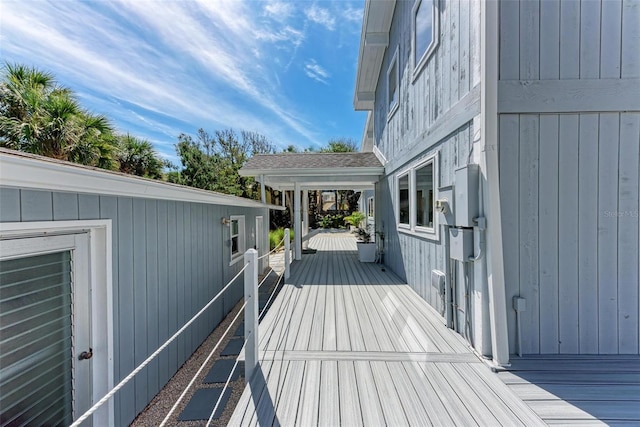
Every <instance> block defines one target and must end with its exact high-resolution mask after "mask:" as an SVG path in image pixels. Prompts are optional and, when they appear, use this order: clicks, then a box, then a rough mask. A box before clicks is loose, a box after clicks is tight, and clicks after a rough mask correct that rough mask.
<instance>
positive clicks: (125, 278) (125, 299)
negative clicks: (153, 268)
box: [114, 197, 136, 424]
mask: <svg viewBox="0 0 640 427" xmlns="http://www.w3.org/2000/svg"><path fill="white" fill-rule="evenodd" d="M132 236H133V200H132V199H131V198H127V197H121V198H118V246H117V248H116V249H117V258H116V259H115V260H114V262H117V263H118V299H117V300H114V303H115V304H117V305H118V317H114V322H116V324H115V325H114V327H115V328H117V329H118V341H119V347H120V348H119V350H120V351H119V353H118V354H117V356H116V357H118V359H119V368H120V369H119V372H118V374H117V375H116V378H115V381H114V382H115V383H118V382H119V381H121V380H122V379H123V378H124V377H125V376H127V374H128V373H129V372H131V371H132V370H133V369H134V368H135V348H136V347H135V335H134V327H135V319H134V310H135V300H134V297H135V291H134V289H135V287H134V260H133V257H134V255H133V251H134V242H133V238H132ZM116 260H117V261H116ZM135 402H136V389H135V381H132V382H129V383H128V384H126V385H125V386H124V387H123V388H122V392H121V393H120V414H119V416H120V421H121V424H124V423H126V420H129V419H132V418H133V417H135V416H136V410H135Z"/></svg>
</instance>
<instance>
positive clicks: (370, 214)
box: [367, 197, 375, 218]
mask: <svg viewBox="0 0 640 427" xmlns="http://www.w3.org/2000/svg"><path fill="white" fill-rule="evenodd" d="M374 212H375V210H374V206H373V197H369V198H367V216H368V217H369V218H373V216H374Z"/></svg>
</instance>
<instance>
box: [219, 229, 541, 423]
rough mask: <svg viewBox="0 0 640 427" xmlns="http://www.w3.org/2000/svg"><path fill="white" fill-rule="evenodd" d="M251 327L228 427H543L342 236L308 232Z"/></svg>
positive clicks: (434, 316) (411, 295) (428, 311)
mask: <svg viewBox="0 0 640 427" xmlns="http://www.w3.org/2000/svg"><path fill="white" fill-rule="evenodd" d="M309 246H310V247H311V248H313V249H316V250H317V252H316V253H314V254H304V255H301V260H300V261H298V262H294V263H293V265H292V270H291V277H290V278H289V280H287V281H286V283H285V285H284V287H283V289H282V290H281V292H280V294H279V295H278V297H277V299H276V301H275V303H274V305H273V307H272V309H271V310H270V311H269V313H268V314H267V316H266V317H265V319H264V320H263V322H262V323H261V324H260V327H259V342H260V346H259V349H260V351H259V364H258V368H257V369H256V373H255V375H254V377H253V378H252V379H251V381H250V382H249V384H248V385H247V386H246V388H245V390H244V392H243V394H242V397H241V398H240V401H239V403H238V405H237V407H236V409H235V412H234V414H233V416H232V418H231V421H230V425H255V424H260V425H385V424H386V425H428V424H435V425H527V426H528V425H543V422H542V420H541V419H540V418H539V417H538V416H537V415H536V414H535V413H534V412H533V411H532V410H531V409H530V408H529V407H528V406H527V405H526V404H525V403H524V402H523V401H522V400H521V399H520V398H518V397H517V396H516V395H515V394H514V393H513V392H512V391H511V390H509V388H508V387H507V386H506V385H505V384H504V383H502V381H500V380H499V379H498V378H497V376H496V375H495V374H493V373H492V372H491V370H490V369H489V367H488V366H487V365H485V364H484V363H482V361H481V360H480V359H479V358H478V357H477V356H476V355H475V354H474V353H473V352H472V351H471V349H470V348H469V346H468V345H467V344H466V342H465V341H464V340H463V338H462V337H461V336H460V335H458V334H456V333H455V332H453V331H451V330H449V329H447V328H446V326H445V324H444V320H443V318H442V316H440V314H439V313H437V312H436V311H435V310H434V309H433V308H431V307H430V306H429V305H428V304H427V303H426V302H424V301H423V300H422V299H421V298H420V297H419V296H418V295H417V294H415V292H414V291H413V290H411V288H410V287H409V286H408V285H407V284H405V283H403V282H402V281H401V280H400V279H399V278H398V277H397V276H395V275H394V274H393V273H391V272H390V271H388V270H385V268H384V267H382V266H380V265H377V264H366V263H360V262H358V259H357V253H356V243H355V239H354V237H353V236H352V235H350V234H349V233H335V232H333V233H331V232H323V233H319V234H317V235H315V236H313V237H312V238H311V239H310V242H309Z"/></svg>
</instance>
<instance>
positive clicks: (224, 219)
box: [220, 217, 231, 226]
mask: <svg viewBox="0 0 640 427" xmlns="http://www.w3.org/2000/svg"><path fill="white" fill-rule="evenodd" d="M220 222H221V223H222V225H226V226H229V225H231V220H230V219H227V218H225V217H222V219H221V220H220Z"/></svg>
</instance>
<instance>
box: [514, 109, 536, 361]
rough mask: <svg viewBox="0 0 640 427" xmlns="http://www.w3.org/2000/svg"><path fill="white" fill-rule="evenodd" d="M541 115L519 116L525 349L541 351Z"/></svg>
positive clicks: (523, 344) (521, 266) (521, 264)
mask: <svg viewBox="0 0 640 427" xmlns="http://www.w3.org/2000/svg"><path fill="white" fill-rule="evenodd" d="M538 126H539V118H538V116H536V115H527V116H521V117H520V158H519V161H520V176H521V177H522V178H523V179H520V182H519V189H518V191H519V196H520V197H519V225H520V260H519V262H520V280H519V283H520V296H521V297H523V298H525V299H526V300H527V309H526V310H525V311H524V312H523V313H522V315H521V317H522V323H523V324H524V325H527V328H528V330H527V332H528V333H527V334H523V337H522V351H523V352H524V353H537V352H539V350H540V347H539V345H540V340H539V338H540V282H539V277H538V268H537V266H538V201H539V199H538V179H539V175H538V168H539V159H538V155H539V153H538V144H539V127H538Z"/></svg>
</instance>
